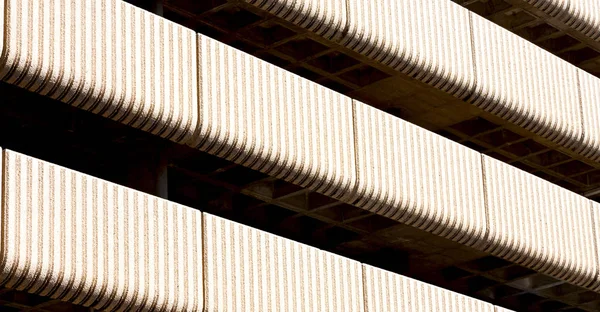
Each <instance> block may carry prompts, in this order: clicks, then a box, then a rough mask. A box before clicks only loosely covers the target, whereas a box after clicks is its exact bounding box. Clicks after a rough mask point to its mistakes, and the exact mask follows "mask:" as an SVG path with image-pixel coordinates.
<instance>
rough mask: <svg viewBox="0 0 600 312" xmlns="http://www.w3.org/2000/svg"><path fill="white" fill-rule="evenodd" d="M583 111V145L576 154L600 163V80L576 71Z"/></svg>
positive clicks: (581, 71)
mask: <svg viewBox="0 0 600 312" xmlns="http://www.w3.org/2000/svg"><path fill="white" fill-rule="evenodd" d="M578 74H579V85H580V87H581V108H582V111H583V116H584V118H583V143H582V144H581V145H580V146H579V148H578V152H579V153H580V154H582V155H583V156H585V157H588V158H590V159H593V160H595V161H600V79H598V78H597V77H595V76H592V75H590V74H588V73H587V72H585V71H583V70H579V71H578Z"/></svg>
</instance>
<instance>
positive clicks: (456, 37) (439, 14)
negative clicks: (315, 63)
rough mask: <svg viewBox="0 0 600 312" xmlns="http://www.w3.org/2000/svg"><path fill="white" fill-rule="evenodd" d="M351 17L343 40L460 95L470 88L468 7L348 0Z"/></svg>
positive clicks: (438, 1)
mask: <svg viewBox="0 0 600 312" xmlns="http://www.w3.org/2000/svg"><path fill="white" fill-rule="evenodd" d="M348 16H349V18H348V19H349V21H350V22H349V29H348V32H347V33H346V35H345V36H344V38H343V39H342V41H341V43H342V44H343V45H345V46H347V47H348V48H350V49H352V50H354V51H356V52H358V53H361V54H363V55H365V56H367V57H369V58H372V59H374V60H376V61H379V62H381V63H383V64H384V65H387V66H390V67H392V68H394V69H396V70H398V71H402V72H404V73H406V74H408V75H410V76H412V77H415V78H416V79H419V80H421V81H424V82H426V83H429V84H431V85H433V86H435V87H437V88H439V89H442V90H445V91H448V92H450V93H452V94H454V95H456V96H458V97H460V98H462V97H464V96H466V95H467V93H468V92H470V91H472V86H473V83H474V80H473V65H472V64H473V61H472V53H473V51H472V48H471V38H470V30H469V12H468V11H467V10H465V9H464V8H462V7H460V6H458V5H457V4H455V3H452V2H451V1H446V0H431V1H414V0H380V1H372V0H348ZM459 42H460V44H457V43H459Z"/></svg>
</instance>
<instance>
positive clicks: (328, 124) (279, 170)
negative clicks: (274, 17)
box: [190, 35, 356, 198]
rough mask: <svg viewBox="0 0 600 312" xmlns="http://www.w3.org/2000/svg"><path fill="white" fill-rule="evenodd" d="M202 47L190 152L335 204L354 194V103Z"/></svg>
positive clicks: (221, 48) (224, 49)
mask: <svg viewBox="0 0 600 312" xmlns="http://www.w3.org/2000/svg"><path fill="white" fill-rule="evenodd" d="M198 44H199V50H200V56H199V60H200V65H199V72H200V75H201V77H202V79H200V85H199V89H200V96H201V98H200V120H201V124H200V126H199V127H198V132H197V133H196V134H195V138H196V140H195V141H193V142H191V144H190V145H191V146H192V147H195V148H199V149H201V150H203V151H206V152H209V153H211V154H214V155H217V156H220V157H224V158H227V159H229V160H231V161H234V162H236V163H239V164H242V165H244V166H247V167H250V168H252V169H255V170H259V171H262V172H264V173H267V174H269V175H272V176H275V177H278V178H282V179H285V180H287V181H290V182H293V183H296V184H298V185H300V186H307V187H310V188H312V189H314V190H316V191H318V192H321V193H323V194H326V195H330V196H333V197H336V198H340V197H342V196H348V195H349V194H350V193H351V190H352V189H353V185H354V183H355V181H356V177H355V171H354V170H355V164H354V134H353V128H352V127H353V125H352V101H351V99H350V98H348V97H345V96H343V95H341V94H339V93H336V92H333V91H331V90H329V89H326V88H324V87H322V86H319V85H317V84H316V83H313V82H310V81H308V80H306V79H303V78H300V77H298V76H296V75H294V74H291V73H289V72H287V71H285V70H283V69H280V68H278V67H276V66H274V65H271V64H269V63H267V62H264V61H262V60H259V59H257V58H255V57H253V56H251V55H248V54H246V53H243V52H241V51H238V50H236V49H233V48H231V47H229V46H226V45H224V44H222V43H220V42H217V41H215V40H212V39H209V38H207V37H205V36H202V35H199V36H198Z"/></svg>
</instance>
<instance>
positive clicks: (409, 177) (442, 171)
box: [353, 101, 486, 246]
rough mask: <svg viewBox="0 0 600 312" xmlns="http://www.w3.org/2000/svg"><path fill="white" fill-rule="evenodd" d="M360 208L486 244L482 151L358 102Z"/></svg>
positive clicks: (356, 196) (466, 241) (357, 199)
mask: <svg viewBox="0 0 600 312" xmlns="http://www.w3.org/2000/svg"><path fill="white" fill-rule="evenodd" d="M355 111H356V113H355V114H356V117H355V119H356V133H360V136H359V137H357V147H356V149H357V166H358V177H357V179H358V185H357V190H358V191H357V192H356V193H355V194H354V197H353V201H354V203H355V204H356V205H357V206H358V207H362V208H364V209H367V210H370V211H372V212H375V213H377V214H380V215H382V216H385V217H388V218H391V219H394V220H397V221H400V222H403V223H406V224H410V225H413V226H415V227H418V228H421V229H423V230H426V231H429V232H432V233H434V234H437V235H440V236H444V237H447V238H450V239H453V240H455V241H458V242H461V243H464V244H466V245H471V246H478V245H479V244H481V243H483V242H484V241H483V236H484V235H485V233H486V215H485V205H484V198H483V180H482V166H481V156H480V154H479V153H477V152H475V151H473V150H471V149H468V148H466V147H464V146H462V145H459V144H457V143H455V142H452V141H450V140H448V139H445V138H443V137H440V136H438V135H436V134H434V133H432V132H429V131H427V130H425V129H422V128H419V127H417V126H415V125H413V124H411V123H408V122H405V121H403V120H401V119H399V118H397V117H394V116H392V115H390V114H388V113H385V112H383V111H380V110H378V109H375V108H373V107H371V106H368V105H366V104H363V103H360V102H358V101H355Z"/></svg>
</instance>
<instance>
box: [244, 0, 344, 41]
mask: <svg viewBox="0 0 600 312" xmlns="http://www.w3.org/2000/svg"><path fill="white" fill-rule="evenodd" d="M243 1H246V2H248V3H250V4H252V5H254V6H257V7H258V8H260V9H262V10H265V11H267V12H269V13H271V14H274V15H276V16H278V17H280V18H283V19H285V20H287V21H288V22H291V23H293V24H296V25H298V26H300V27H302V28H305V29H307V30H309V31H312V32H314V33H316V34H318V35H320V36H323V37H324V38H326V39H329V40H335V41H337V40H339V38H341V36H342V35H343V33H344V31H345V30H346V28H347V25H348V21H347V15H348V13H347V11H346V1H340V0H301V1H281V0H243Z"/></svg>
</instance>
